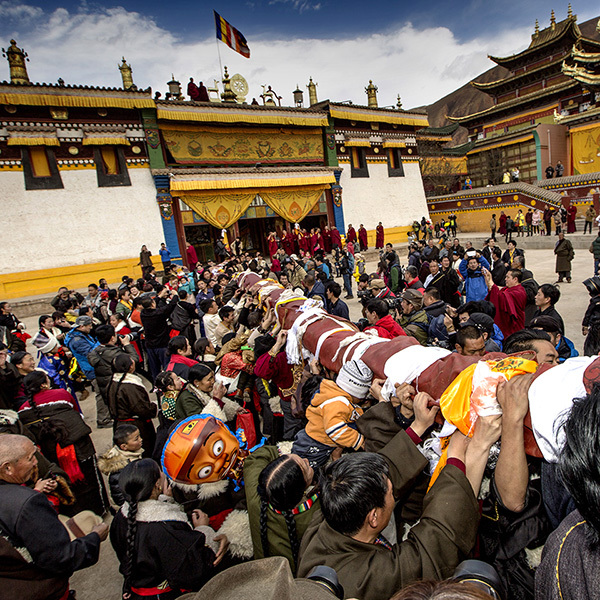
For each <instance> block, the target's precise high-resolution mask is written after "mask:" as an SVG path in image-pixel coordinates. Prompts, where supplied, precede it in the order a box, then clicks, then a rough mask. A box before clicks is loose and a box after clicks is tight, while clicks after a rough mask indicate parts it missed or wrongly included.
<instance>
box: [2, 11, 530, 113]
mask: <svg viewBox="0 0 600 600" xmlns="http://www.w3.org/2000/svg"><path fill="white" fill-rule="evenodd" d="M303 1H304V0H292V2H293V3H294V4H298V5H301V4H303ZM311 4H312V5H315V3H311ZM33 8H34V7H30V6H27V5H17V6H14V7H12V8H11V7H9V6H8V4H7V3H6V2H2V3H0V14H2V12H1V11H2V10H5V11H7V10H13V11H15V12H13V13H11V14H12V15H13V16H14V15H16V14H17V13H18V11H19V10H20V11H21V13H20V14H22V15H24V16H28V18H27V19H25V18H24V19H21V20H19V22H18V23H16V22H15V21H14V20H12V21H11V22H10V24H9V23H8V22H6V21H4V20H3V21H2V23H0V36H1V37H2V38H3V39H6V40H7V41H8V39H9V38H10V37H11V36H13V35H14V36H16V39H17V42H18V44H19V46H21V47H24V48H25V50H26V51H27V52H28V54H29V57H30V61H31V62H30V63H28V69H29V75H30V78H31V80H32V81H36V82H42V81H44V82H55V81H56V80H57V79H58V78H59V77H62V78H63V79H64V80H65V82H66V83H72V84H85V85H101V86H119V85H120V83H121V79H120V74H119V71H118V69H117V67H118V64H119V63H120V60H121V56H125V57H126V59H127V61H128V62H129V63H131V65H132V67H133V75H134V81H135V82H136V84H137V85H138V86H139V87H147V86H152V88H153V90H160V91H162V92H163V95H164V92H165V91H166V89H167V86H166V82H167V81H169V79H170V78H171V73H173V74H174V76H175V77H176V78H177V79H179V80H180V81H181V83H182V87H183V88H184V91H185V87H186V84H187V81H188V78H189V77H194V79H195V80H196V81H197V80H203V81H204V82H205V83H207V84H209V85H212V82H213V79H214V78H217V77H218V74H219V62H218V57H217V51H216V46H215V38H213V37H212V36H211V37H209V38H208V39H202V40H199V41H198V42H196V43H189V42H184V41H183V40H182V39H180V38H178V37H177V36H176V35H175V34H174V33H172V32H170V31H167V30H165V29H163V28H161V27H160V26H159V25H157V23H156V22H155V21H153V20H152V19H150V18H148V17H146V16H144V15H141V14H139V13H136V12H130V11H127V10H125V9H124V8H111V9H99V8H94V9H90V8H87V7H86V6H85V5H84V6H83V7H82V8H80V9H79V10H78V11H77V12H69V11H67V10H66V9H63V8H60V9H56V10H55V11H53V12H47V13H44V14H41V13H39V12H37V11H36V10H32V9H33ZM530 29H531V28H514V29H512V30H510V31H505V32H499V34H498V36H497V37H496V38H493V39H490V38H489V37H487V38H486V39H474V40H471V41H468V42H460V41H458V40H457V39H456V38H455V36H454V35H453V33H452V32H451V31H450V30H449V29H447V28H445V27H436V28H427V29H422V30H419V29H416V28H415V27H413V26H412V25H411V24H410V23H406V24H402V25H399V26H397V27H394V28H391V29H390V30H388V31H386V32H384V33H377V34H371V35H365V36H362V37H359V38H355V39H338V40H336V39H332V38H326V39H307V38H303V39H280V40H276V39H256V38H254V39H249V40H248V43H249V45H250V49H251V53H252V58H251V59H250V60H248V59H245V58H243V57H241V56H239V55H238V54H236V53H234V52H233V51H232V50H230V49H229V48H227V47H226V46H225V45H224V44H222V43H221V42H219V46H220V51H221V56H222V62H223V64H224V65H227V66H228V67H229V73H230V74H233V73H236V72H239V73H241V74H242V75H243V76H244V77H246V79H247V80H248V83H249V85H250V93H249V98H248V100H249V101H250V100H251V99H252V98H253V97H256V98H257V99H258V97H259V95H260V94H261V92H262V88H261V85H263V84H270V85H271V86H272V87H273V89H274V90H275V91H276V92H277V93H278V94H280V95H282V96H283V99H284V100H283V102H284V104H285V103H287V104H291V102H292V91H293V90H294V89H295V88H296V84H299V85H300V87H301V88H302V89H305V86H306V83H307V82H308V78H309V76H312V78H313V80H314V81H315V82H318V84H319V85H318V88H317V92H318V96H319V98H320V99H325V98H330V99H332V100H337V101H343V100H352V101H353V102H354V103H356V104H366V94H365V92H364V88H365V87H366V86H367V85H368V82H369V79H372V80H373V82H374V83H375V84H376V85H377V86H378V88H379V94H378V97H379V104H380V106H384V105H393V104H395V102H396V95H397V94H400V95H401V97H402V101H403V105H404V106H405V107H411V106H420V105H423V104H429V103H431V102H434V101H435V100H437V99H439V98H441V97H442V96H444V95H446V94H447V93H449V92H451V91H452V90H454V89H456V88H457V87H459V86H460V85H463V84H464V83H465V82H467V81H468V80H469V79H472V78H473V77H475V76H476V75H478V74H479V73H481V72H483V71H485V70H486V69H488V68H490V67H492V66H493V63H492V62H491V61H490V60H489V59H488V58H487V55H488V54H496V55H506V54H510V53H512V52H515V51H519V50H521V49H522V48H524V47H525V46H526V45H527V43H528V41H529V39H530V38H529V36H530V34H531V31H530ZM4 69H5V71H4V73H6V76H7V74H8V65H7V64H6V63H5V66H4ZM4 77H5V76H3V75H2V74H1V72H0V79H2V78H4ZM305 98H306V99H307V98H308V95H307V94H305Z"/></svg>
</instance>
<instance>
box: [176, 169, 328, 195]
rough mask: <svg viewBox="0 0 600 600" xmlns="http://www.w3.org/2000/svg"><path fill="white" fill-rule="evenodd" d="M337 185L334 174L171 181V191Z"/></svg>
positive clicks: (325, 186)
mask: <svg viewBox="0 0 600 600" xmlns="http://www.w3.org/2000/svg"><path fill="white" fill-rule="evenodd" d="M330 183H335V176H334V175H333V173H330V174H327V175H319V176H317V177H277V178H275V177H274V178H271V179H268V178H264V179H260V178H248V179H187V180H180V181H177V180H171V191H174V192H183V193H185V192H187V191H190V192H195V191H198V190H231V189H242V188H258V189H259V188H265V187H268V188H272V187H289V186H304V185H323V186H324V187H323V189H326V188H327V187H329V184H330Z"/></svg>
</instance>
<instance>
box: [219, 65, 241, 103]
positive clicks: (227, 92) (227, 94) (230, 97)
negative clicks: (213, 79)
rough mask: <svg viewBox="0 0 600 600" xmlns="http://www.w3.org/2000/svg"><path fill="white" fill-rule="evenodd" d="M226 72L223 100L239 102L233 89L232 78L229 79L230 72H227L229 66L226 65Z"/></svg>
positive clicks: (223, 80)
mask: <svg viewBox="0 0 600 600" xmlns="http://www.w3.org/2000/svg"><path fill="white" fill-rule="evenodd" d="M224 70H225V74H224V75H223V79H222V82H223V93H222V94H221V100H223V102H232V103H234V104H235V103H236V102H237V96H236V95H235V92H234V91H233V90H232V89H231V79H229V73H228V72H227V67H225V69H224Z"/></svg>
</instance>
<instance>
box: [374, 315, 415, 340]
mask: <svg viewBox="0 0 600 600" xmlns="http://www.w3.org/2000/svg"><path fill="white" fill-rule="evenodd" d="M369 329H374V330H375V331H377V333H378V334H379V337H380V338H385V339H387V340H393V339H394V338H395V337H398V336H399V335H406V333H405V332H404V329H402V327H400V325H398V323H397V322H396V321H394V319H393V317H392V315H386V316H385V317H383V318H382V319H379V321H377V323H375V325H371V327H365V331H369Z"/></svg>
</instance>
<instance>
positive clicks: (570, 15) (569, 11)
mask: <svg viewBox="0 0 600 600" xmlns="http://www.w3.org/2000/svg"><path fill="white" fill-rule="evenodd" d="M567 18H568V19H572V18H573V7H572V6H571V3H570V2H569V8H567Z"/></svg>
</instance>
